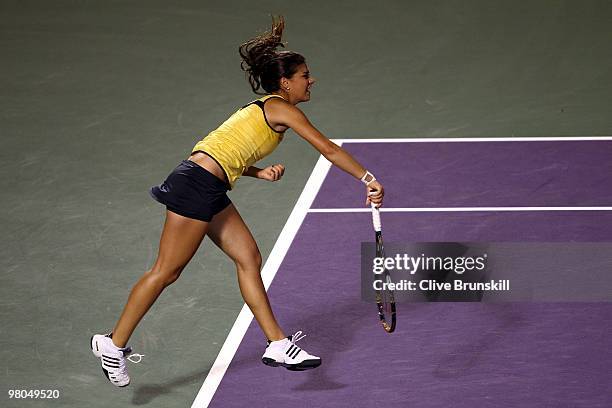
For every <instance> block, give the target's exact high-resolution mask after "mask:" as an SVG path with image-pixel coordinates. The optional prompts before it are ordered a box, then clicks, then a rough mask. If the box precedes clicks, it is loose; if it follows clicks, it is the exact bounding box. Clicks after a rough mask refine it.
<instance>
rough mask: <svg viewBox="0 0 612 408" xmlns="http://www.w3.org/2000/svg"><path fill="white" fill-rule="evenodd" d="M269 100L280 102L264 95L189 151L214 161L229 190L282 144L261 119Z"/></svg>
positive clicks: (265, 121)
mask: <svg viewBox="0 0 612 408" xmlns="http://www.w3.org/2000/svg"><path fill="white" fill-rule="evenodd" d="M270 98H281V99H283V98H282V97H281V96H279V95H266V96H264V97H262V98H259V99H257V100H255V101H253V102H251V103H249V104H248V105H246V106H243V107H242V108H240V109H238V110H237V111H236V112H235V113H234V114H233V115H232V116H230V117H229V119H227V120H226V121H225V122H223V123H222V124H221V125H220V126H219V127H218V128H217V129H215V130H213V131H212V132H210V133H209V134H208V135H207V136H206V137H205V138H204V139H202V140H200V141H199V142H198V143H197V144H196V145H195V146H194V148H193V150H192V153H193V152H197V151H202V152H204V153H206V154H208V155H209V156H211V157H212V158H213V159H215V160H216V161H217V163H219V165H220V166H221V167H222V168H223V170H224V171H225V174H226V176H227V180H228V182H229V184H230V188H233V187H234V183H236V180H238V178H239V177H240V176H241V175H242V173H244V171H245V170H246V169H248V168H249V167H250V166H252V165H253V164H254V163H255V162H257V161H259V160H261V159H262V158H264V157H265V156H267V155H269V154H270V153H272V151H274V149H275V148H276V146H278V144H279V143H280V142H281V140H283V133H281V132H276V131H275V130H273V129H272V128H271V127H270V125H268V121H267V120H266V117H265V115H264V110H263V108H264V104H265V102H266V101H267V100H268V99H270Z"/></svg>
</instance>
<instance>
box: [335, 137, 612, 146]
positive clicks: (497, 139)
mask: <svg viewBox="0 0 612 408" xmlns="http://www.w3.org/2000/svg"><path fill="white" fill-rule="evenodd" d="M332 140H333V141H334V143H336V144H339V145H341V144H342V143H441V142H444V143H447V142H451V143H452V142H572V141H601V140H612V136H568V137H429V138H390V139H332Z"/></svg>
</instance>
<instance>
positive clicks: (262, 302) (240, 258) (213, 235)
mask: <svg viewBox="0 0 612 408" xmlns="http://www.w3.org/2000/svg"><path fill="white" fill-rule="evenodd" d="M208 236H209V237H210V239H212V241H213V242H214V243H215V244H216V245H217V246H218V247H219V248H221V250H222V251H223V252H225V253H226V254H227V255H228V256H229V257H230V258H231V259H232V260H233V261H234V263H235V264H236V270H237V273H238V283H239V285H240V292H241V294H242V297H243V298H244V301H245V302H246V304H247V305H248V306H249V308H250V309H251V311H252V312H253V315H254V316H255V319H256V320H257V322H258V323H259V326H260V327H261V329H262V331H263V332H264V334H265V335H266V337H267V338H268V340H269V343H268V347H267V348H266V351H265V353H264V355H263V357H262V361H263V362H264V363H265V364H267V365H271V366H283V367H286V368H288V369H290V370H307V369H310V368H315V367H318V366H319V365H320V364H321V359H320V358H319V357H317V356H313V355H310V354H308V353H307V352H306V351H304V350H302V349H301V348H300V347H298V346H296V345H295V342H296V341H297V340H299V339H300V338H301V337H300V334H301V332H298V333H296V335H295V337H294V336H289V337H285V334H284V333H283V331H282V329H281V328H280V326H279V325H278V323H277V321H276V318H275V317H274V314H273V313H272V308H271V307H270V302H269V300H268V295H267V293H266V291H265V288H264V285H263V282H262V280H261V254H260V253H259V249H258V248H257V244H256V243H255V240H254V239H253V236H252V235H251V232H250V231H249V229H248V227H247V226H246V225H245V223H244V221H243V220H242V218H241V217H240V214H238V211H236V208H235V207H234V206H233V205H232V204H230V205H229V206H228V207H226V208H225V209H224V210H223V211H221V212H220V213H218V214H217V215H215V217H214V218H213V219H212V221H211V223H210V226H209V230H208Z"/></svg>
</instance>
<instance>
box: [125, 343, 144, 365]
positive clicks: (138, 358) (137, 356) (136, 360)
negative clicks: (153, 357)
mask: <svg viewBox="0 0 612 408" xmlns="http://www.w3.org/2000/svg"><path fill="white" fill-rule="evenodd" d="M121 351H122V352H123V356H124V357H125V359H126V360H129V361H130V363H134V364H138V363H140V362H141V361H142V358H143V357H144V356H145V355H144V354H138V353H132V348H131V347H125V348H123V349H121ZM132 358H134V359H132Z"/></svg>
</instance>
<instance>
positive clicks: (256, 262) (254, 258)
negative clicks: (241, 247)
mask: <svg viewBox="0 0 612 408" xmlns="http://www.w3.org/2000/svg"><path fill="white" fill-rule="evenodd" d="M235 262H236V266H237V267H238V269H241V270H249V271H250V270H258V271H259V270H261V263H262V259H261V253H260V252H259V249H257V248H254V249H252V250H251V251H247V253H244V254H242V256H241V257H240V258H239V259H236V260H235Z"/></svg>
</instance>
